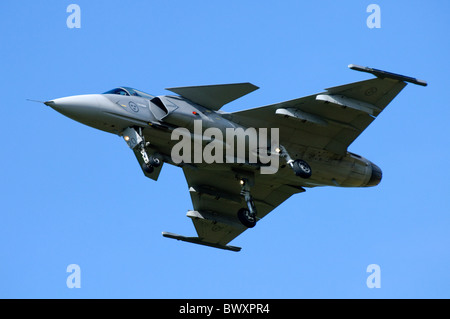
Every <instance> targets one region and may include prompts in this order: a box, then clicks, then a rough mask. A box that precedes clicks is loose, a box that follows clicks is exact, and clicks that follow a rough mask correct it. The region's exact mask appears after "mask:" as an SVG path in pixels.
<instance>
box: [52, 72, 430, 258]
mask: <svg viewBox="0 0 450 319" xmlns="http://www.w3.org/2000/svg"><path fill="white" fill-rule="evenodd" d="M349 68H351V69H353V70H357V71H361V72H366V73H370V74H372V75H374V76H375V78H373V79H369V80H365V81H360V82H355V83H351V84H346V85H341V86H336V87H332V88H328V89H325V91H324V92H321V93H318V94H314V95H310V96H305V97H301V98H298V99H294V100H290V101H285V102H281V103H276V104H271V105H267V106H262V107H257V108H251V109H246V110H242V111H237V112H225V111H223V110H221V108H222V107H223V106H224V105H225V104H227V103H229V102H231V101H234V100H236V99H238V98H240V97H242V96H244V95H246V94H248V93H250V92H253V91H255V90H256V89H258V87H257V86H255V85H253V84H251V83H234V84H224V85H203V86H189V87H175V88H168V89H167V90H169V91H171V92H173V93H175V95H162V96H154V95H151V94H148V93H145V92H143V91H140V90H136V89H133V88H130V87H118V88H115V89H112V90H110V91H107V92H105V93H103V94H89V95H75V96H69V97H64V98H58V99H54V100H49V101H46V102H44V103H45V104H46V105H48V106H50V107H51V108H53V109H54V110H56V111H58V112H59V113H61V114H63V115H65V116H67V117H69V118H71V119H73V120H75V121H78V122H80V123H83V124H85V125H88V126H91V127H94V128H96V129H99V130H102V131H105V132H109V133H113V134H116V135H118V136H120V137H122V138H123V139H124V140H125V142H126V143H127V145H128V146H129V148H130V149H131V150H132V151H133V153H134V154H135V156H136V158H137V160H138V162H139V165H140V167H141V169H142V172H143V173H144V175H145V176H146V177H148V178H150V179H152V180H155V181H156V180H157V179H158V176H159V175H160V173H161V170H162V167H163V165H164V164H171V165H175V166H178V167H181V169H182V170H183V172H184V175H185V177H186V180H187V184H188V186H189V193H190V195H191V199H192V210H189V211H188V212H187V217H189V218H190V219H191V220H192V222H193V224H194V226H195V229H196V232H197V236H182V235H177V234H174V233H169V232H163V233H162V235H163V236H164V237H168V238H173V239H177V240H181V241H185V242H190V243H195V244H200V245H205V246H210V247H215V248H220V249H225V250H231V251H240V250H241V248H240V247H236V246H231V245H229V242H231V241H232V240H233V239H234V238H236V237H237V236H239V235H240V234H241V233H242V232H244V231H245V230H247V229H249V228H252V227H254V226H255V225H256V224H257V223H258V222H259V221H260V220H261V219H262V218H264V216H266V215H267V214H268V213H270V212H271V211H272V210H274V209H275V208H276V207H277V206H278V205H280V204H281V203H283V202H284V201H285V200H286V199H288V198H289V197H290V196H292V195H293V194H298V193H302V192H305V189H307V188H312V187H316V186H334V187H372V186H376V185H378V184H379V183H380V181H381V178H382V172H381V169H380V168H379V167H378V166H377V165H375V164H374V163H372V162H371V161H369V160H368V159H366V158H364V157H362V156H360V155H357V154H354V153H352V152H349V151H348V147H349V146H350V145H351V143H352V142H353V141H354V140H355V139H356V138H357V137H358V136H359V135H360V134H361V133H362V132H363V131H364V130H365V129H366V128H367V127H368V126H369V125H370V123H372V122H373V121H374V120H375V118H376V117H377V116H378V115H379V114H380V113H381V112H382V111H383V110H384V109H385V108H386V106H387V105H388V104H389V103H390V102H391V101H392V100H393V99H394V98H395V97H396V96H397V94H399V93H400V91H401V90H402V89H403V88H404V87H405V86H406V85H407V83H413V84H418V85H422V86H426V85H427V83H426V82H425V81H422V80H418V79H416V78H412V77H407V76H403V75H399V74H395V73H391V72H386V71H382V70H378V69H373V68H369V67H361V66H358V65H354V64H351V65H349ZM198 125H201V127H200V131H199V132H195V129H196V127H197V128H198V127H199V126H198ZM264 129H266V130H268V129H270V130H274V131H273V132H274V134H272V135H271V136H265V137H264V138H261V137H258V141H257V143H252V142H251V134H250V133H249V132H257V133H260V132H265V131H263V130H264ZM208 130H209V131H208ZM230 130H233V131H234V132H235V131H237V130H240V132H244V137H243V139H241V140H240V142H239V141H236V139H239V138H240V137H239V136H234V137H232V141H228V140H225V139H224V136H228V135H227V133H228V132H229V131H230ZM207 132H209V134H207ZM211 132H212V133H211ZM271 132H272V131H271ZM247 133H248V134H247ZM219 135H220V136H219ZM181 140H184V141H185V142H186V141H187V142H188V144H186V143H185V144H183V146H186V145H187V146H186V147H184V148H183V149H182V147H180V144H179V143H181ZM190 142H192V144H190V145H191V146H190V147H189V143H190ZM240 146H243V147H244V148H245V149H246V150H248V153H245V152H244V155H243V156H237V155H236V154H238V152H237V151H238V150H237V148H239V147H240ZM208 147H209V151H210V152H209V153H208V154H209V155H211V156H213V159H215V160H214V161H211V160H208V161H206V159H202V155H205V154H206V153H205V152H206V150H207V149H208ZM175 149H177V151H178V152H176V151H175V152H174V150H175ZM198 150H200V153H198ZM203 151H204V153H202V152H203ZM235 151H236V152H235ZM195 152H197V153H196V154H190V153H195ZM230 154H231V155H230ZM175 155H177V156H175ZM191 155H193V157H194V160H192V156H191ZM197 155H200V156H197ZM252 155H254V156H253V158H256V160H253V161H251V160H250V159H251V156H252ZM255 156H256V157H255ZM187 159H191V160H187ZM220 159H223V160H222V161H221V160H220ZM267 159H272V160H273V161H272V162H271V163H270V165H271V166H272V167H271V168H272V169H270V167H268V163H269V162H268V160H267ZM274 163H275V164H276V165H273V164H274ZM273 166H275V167H273ZM263 169H267V170H266V171H265V172H264V171H263ZM287 227H289V226H287Z"/></svg>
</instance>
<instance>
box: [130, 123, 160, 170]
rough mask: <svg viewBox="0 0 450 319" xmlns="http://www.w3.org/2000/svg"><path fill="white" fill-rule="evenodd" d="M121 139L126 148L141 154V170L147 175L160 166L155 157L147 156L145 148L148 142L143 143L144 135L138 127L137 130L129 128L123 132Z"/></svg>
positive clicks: (158, 160)
mask: <svg viewBox="0 0 450 319" xmlns="http://www.w3.org/2000/svg"><path fill="white" fill-rule="evenodd" d="M123 138H124V139H125V141H126V142H127V144H128V146H129V147H130V148H131V149H132V150H134V151H136V152H139V153H140V154H141V158H142V161H143V163H142V170H143V171H144V172H145V173H147V174H151V173H153V171H154V169H155V168H156V167H159V166H160V165H161V160H160V159H159V158H158V157H156V156H154V155H153V156H148V154H147V147H148V145H150V143H149V142H145V138H144V134H143V133H142V128H141V127H138V128H137V130H136V129H134V128H132V127H129V128H127V129H126V130H124V131H123Z"/></svg>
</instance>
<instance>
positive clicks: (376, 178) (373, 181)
mask: <svg viewBox="0 0 450 319" xmlns="http://www.w3.org/2000/svg"><path fill="white" fill-rule="evenodd" d="M371 166H372V174H371V175H370V179H369V182H368V183H367V185H366V186H376V185H378V184H380V182H381V178H382V177H383V173H382V172H381V168H379V167H378V166H377V165H375V164H374V163H371Z"/></svg>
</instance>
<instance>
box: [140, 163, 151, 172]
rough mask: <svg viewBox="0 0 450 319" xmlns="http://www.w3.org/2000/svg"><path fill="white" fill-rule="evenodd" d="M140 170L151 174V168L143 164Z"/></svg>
mask: <svg viewBox="0 0 450 319" xmlns="http://www.w3.org/2000/svg"><path fill="white" fill-rule="evenodd" d="M142 170H143V171H144V172H146V173H147V174H151V173H153V166H151V165H147V164H145V163H144V164H142Z"/></svg>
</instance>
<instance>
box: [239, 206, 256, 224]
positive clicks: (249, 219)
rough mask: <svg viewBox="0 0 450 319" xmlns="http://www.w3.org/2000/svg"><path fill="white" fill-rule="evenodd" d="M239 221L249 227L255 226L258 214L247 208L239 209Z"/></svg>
mask: <svg viewBox="0 0 450 319" xmlns="http://www.w3.org/2000/svg"><path fill="white" fill-rule="evenodd" d="M237 215H238V218H239V221H240V222H241V223H242V224H243V225H244V226H245V227H248V228H253V227H255V225H256V216H255V215H254V214H251V213H250V211H249V210H248V209H247V208H241V209H239V211H238V213H237Z"/></svg>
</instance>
